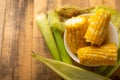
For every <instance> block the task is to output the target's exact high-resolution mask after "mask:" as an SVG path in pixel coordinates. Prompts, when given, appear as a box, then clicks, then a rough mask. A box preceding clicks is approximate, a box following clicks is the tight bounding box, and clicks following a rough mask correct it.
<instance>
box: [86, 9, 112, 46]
mask: <svg viewBox="0 0 120 80" xmlns="http://www.w3.org/2000/svg"><path fill="white" fill-rule="evenodd" d="M109 21H110V14H109V13H107V12H106V11H105V10H103V9H100V10H98V11H97V12H96V13H95V15H93V16H91V18H90V24H89V27H88V29H87V32H86V34H85V36H84V38H85V39H86V42H90V43H91V44H92V45H93V44H96V45H101V44H102V43H103V42H104V40H105V37H106V34H107V28H108V24H109Z"/></svg>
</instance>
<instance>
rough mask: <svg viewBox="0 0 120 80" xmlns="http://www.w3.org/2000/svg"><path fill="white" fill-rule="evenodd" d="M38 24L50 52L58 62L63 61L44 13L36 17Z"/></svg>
mask: <svg viewBox="0 0 120 80" xmlns="http://www.w3.org/2000/svg"><path fill="white" fill-rule="evenodd" d="M36 22H37V25H38V27H39V29H40V31H41V33H42V35H43V37H44V39H45V42H46V44H47V46H48V48H49V50H50V53H51V55H52V57H53V58H54V59H56V60H61V58H60V55H59V53H58V49H57V46H56V44H55V40H54V37H53V34H52V31H51V28H50V26H49V22H48V20H47V17H46V15H45V14H44V13H41V14H40V15H39V16H37V17H36Z"/></svg>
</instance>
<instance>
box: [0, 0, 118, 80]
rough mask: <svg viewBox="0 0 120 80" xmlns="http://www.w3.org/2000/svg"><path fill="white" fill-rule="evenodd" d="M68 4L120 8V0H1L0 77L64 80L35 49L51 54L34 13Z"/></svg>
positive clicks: (41, 53)
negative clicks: (43, 61) (35, 20)
mask: <svg viewBox="0 0 120 80" xmlns="http://www.w3.org/2000/svg"><path fill="white" fill-rule="evenodd" d="M66 4H69V5H77V6H80V7H82V8H83V7H91V6H96V5H107V6H110V7H112V8H114V9H117V10H118V11H120V0H0V80H62V78H61V77H60V76H58V75H57V74H56V73H55V72H53V71H52V70H51V69H49V68H48V67H47V66H45V65H44V64H43V63H41V62H38V61H36V60H35V59H33V58H32V57H31V52H32V51H34V52H36V53H37V54H39V55H42V56H45V57H49V58H51V56H50V53H49V50H48V48H47V46H46V44H45V42H44V39H43V37H42V35H41V33H40V32H39V30H38V28H37V26H36V24H35V22H34V17H35V16H37V15H38V13H40V12H46V11H47V10H49V9H51V8H54V7H60V6H62V5H66ZM115 74H118V75H120V69H118V70H117V71H116V72H115V73H114V75H115Z"/></svg>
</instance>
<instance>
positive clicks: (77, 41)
mask: <svg viewBox="0 0 120 80" xmlns="http://www.w3.org/2000/svg"><path fill="white" fill-rule="evenodd" d="M65 25H66V39H67V42H68V45H69V46H70V49H71V51H72V52H73V53H77V50H78V49H79V48H80V47H84V46H86V45H87V43H86V42H85V40H84V34H85V33H86V30H87V27H88V24H87V20H86V18H84V17H74V18H71V19H69V20H67V21H66V22H65Z"/></svg>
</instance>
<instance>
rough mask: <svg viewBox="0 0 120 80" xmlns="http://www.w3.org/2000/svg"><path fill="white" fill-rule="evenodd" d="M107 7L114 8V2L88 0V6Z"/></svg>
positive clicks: (113, 0)
mask: <svg viewBox="0 0 120 80" xmlns="http://www.w3.org/2000/svg"><path fill="white" fill-rule="evenodd" d="M101 5H104V6H109V7H112V8H115V0H110V1H108V0H90V6H91V7H92V6H101Z"/></svg>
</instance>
